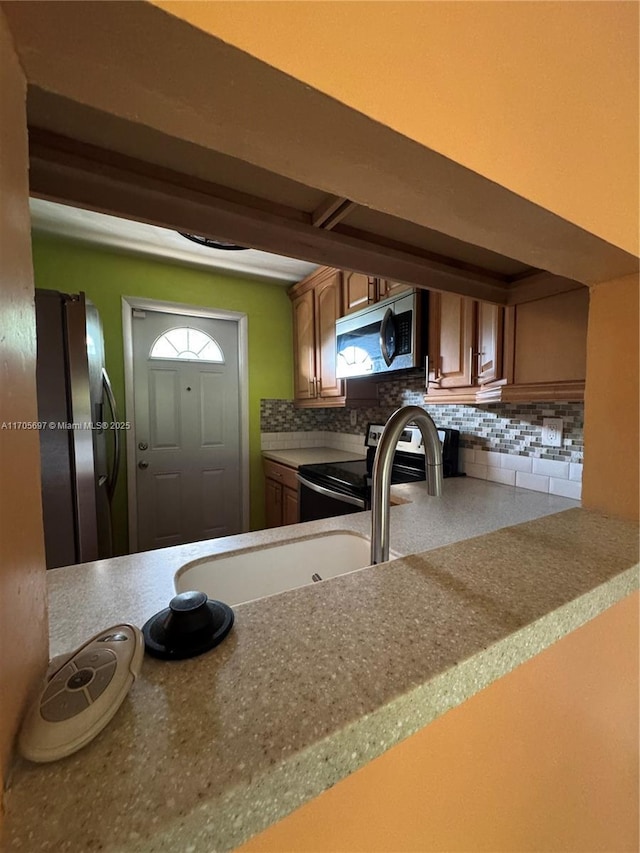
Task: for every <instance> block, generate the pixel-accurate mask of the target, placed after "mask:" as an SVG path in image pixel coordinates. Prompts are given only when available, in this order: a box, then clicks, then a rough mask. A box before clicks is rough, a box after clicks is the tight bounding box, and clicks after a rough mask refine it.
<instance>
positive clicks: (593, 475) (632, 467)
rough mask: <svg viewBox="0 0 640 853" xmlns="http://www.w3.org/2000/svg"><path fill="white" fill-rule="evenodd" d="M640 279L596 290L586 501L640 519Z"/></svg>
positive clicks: (589, 357)
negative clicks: (639, 495)
mask: <svg viewBox="0 0 640 853" xmlns="http://www.w3.org/2000/svg"><path fill="white" fill-rule="evenodd" d="M639 286H640V282H639V280H638V277H637V276H626V277H625V278H621V279H618V280H616V281H609V282H604V283H603V284H599V285H596V286H595V287H592V288H591V296H590V302H589V331H588V336H587V386H586V392H585V409H584V441H585V465H584V480H583V484H582V502H583V504H584V506H587V507H589V508H590V509H599V510H603V511H604V512H610V513H612V514H614V515H619V516H622V517H623V518H631V519H637V518H638V517H639V511H638V479H639V476H640V458H639V441H638V433H639V427H638V412H639V407H640V398H639V388H640V371H639V367H638V365H639V359H640V352H639V346H638V322H639V318H640V304H639V300H638V291H639Z"/></svg>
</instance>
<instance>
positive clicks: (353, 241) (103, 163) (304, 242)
mask: <svg viewBox="0 0 640 853" xmlns="http://www.w3.org/2000/svg"><path fill="white" fill-rule="evenodd" d="M30 158H31V159H30V188H31V192H32V194H34V195H38V196H41V197H43V198H46V199H49V200H51V201H58V202H63V203H67V204H73V205H75V206H77V207H83V208H89V209H92V210H97V211H99V212H102V213H108V214H111V215H114V216H120V217H123V218H128V219H134V220H138V221H141V222H147V223H150V224H152V225H158V226H160V227H164V228H172V229H175V230H180V231H187V232H189V233H194V234H200V235H202V236H211V237H213V238H217V239H223V240H229V241H232V242H235V243H238V244H240V245H244V246H250V247H252V248H255V249H260V250H262V251H265V252H272V253H274V254H278V255H285V256H288V257H293V258H299V259H300V260H305V261H309V262H311V263H317V264H320V265H326V266H332V267H338V268H341V269H348V270H355V271H358V272H363V273H366V274H368V275H375V276H380V277H382V278H388V279H392V280H394V281H400V282H406V283H407V284H412V285H415V286H418V287H428V288H431V289H433V290H442V291H446V292H452V293H459V294H461V295H463V296H472V297H474V298H476V299H482V300H485V301H488V302H495V303H498V304H506V301H507V288H508V285H507V283H505V282H504V281H503V280H501V279H499V278H497V277H496V276H494V275H491V274H490V273H484V272H480V271H473V270H466V269H464V270H463V269H461V268H460V266H459V265H457V264H453V263H449V262H448V261H447V259H434V258H425V257H423V256H422V252H421V251H420V250H419V249H417V248H416V249H415V250H412V247H408V246H401V247H398V246H395V245H394V246H389V245H383V243H384V242H385V240H384V239H383V238H382V237H380V236H378V235H375V234H366V235H363V234H362V233H360V234H359V235H358V236H352V235H349V234H339V233H336V232H332V231H327V230H326V229H324V228H314V227H313V225H312V224H311V217H310V215H309V214H308V213H304V212H301V211H297V210H294V209H289V208H287V207H285V206H283V205H272V204H271V203H270V202H269V201H268V200H265V199H258V198H254V197H252V196H249V195H247V194H246V193H239V192H237V191H235V190H233V189H230V188H228V187H220V186H219V185H217V184H212V183H210V182H207V181H204V180H201V179H199V178H194V177H193V176H189V175H185V174H182V173H179V172H175V171H173V170H170V169H166V168H163V167H159V166H153V165H151V164H149V163H146V162H143V161H138V160H135V159H134V158H131V157H125V156H123V155H119V154H117V153H115V152H111V151H104V150H103V149H100V148H97V147H96V146H90V145H85V144H83V143H78V142H75V141H74V140H69V139H66V138H64V137H58V136H57V135H55V134H49V133H47V132H40V131H37V129H36V130H32V131H30Z"/></svg>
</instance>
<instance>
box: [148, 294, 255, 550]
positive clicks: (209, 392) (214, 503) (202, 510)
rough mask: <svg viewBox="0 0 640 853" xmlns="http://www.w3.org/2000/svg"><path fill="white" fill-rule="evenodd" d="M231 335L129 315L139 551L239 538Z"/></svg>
mask: <svg viewBox="0 0 640 853" xmlns="http://www.w3.org/2000/svg"><path fill="white" fill-rule="evenodd" d="M238 369H239V359H238V327H237V323H235V322H233V321H231V320H217V319H216V320H214V319H210V318H203V317H186V316H183V315H176V314H166V313H162V312H156V311H146V310H145V311H138V310H136V311H134V313H133V375H134V417H135V429H136V464H137V467H136V470H135V476H136V486H137V489H136V493H137V513H138V549H139V550H141V551H145V550H149V549H151V548H163V547H166V546H168V545H178V544H182V543H184V542H194V541H197V540H201V539H211V538H214V537H217V536H227V535H230V534H232V533H238V532H240V531H241V529H242V480H241V464H240V453H241V446H240V396H239V390H240V389H239V370H238Z"/></svg>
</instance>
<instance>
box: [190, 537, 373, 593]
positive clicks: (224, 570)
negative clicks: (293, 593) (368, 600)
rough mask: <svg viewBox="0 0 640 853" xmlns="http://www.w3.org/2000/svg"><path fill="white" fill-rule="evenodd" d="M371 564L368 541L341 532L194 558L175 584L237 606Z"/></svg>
mask: <svg viewBox="0 0 640 853" xmlns="http://www.w3.org/2000/svg"><path fill="white" fill-rule="evenodd" d="M370 563H371V546H370V543H369V539H367V538H365V537H364V536H360V535H359V534H358V533H351V532H348V531H336V532H331V533H323V534H321V535H320V536H313V537H310V538H307V539H291V540H289V541H288V542H282V543H278V544H276V545H266V546H265V547H264V548H251V549H247V550H245V551H236V552H235V553H233V554H229V555H224V554H222V555H220V556H219V557H205V558H204V559H201V560H195V561H194V562H193V563H187V564H186V565H185V566H182V568H180V569H178V571H177V572H176V576H175V587H176V591H177V592H186V591H187V590H190V589H197V590H200V591H201V592H205V593H206V594H207V595H208V596H209V598H214V599H218V600H219V601H224V602H226V603H227V604H232V605H233V604H240V603H241V602H245V601H253V600H254V599H256V598H264V597H265V596H267V595H274V594H275V593H277V592H284V591H285V590H287V589H295V588H296V587H299V586H306V585H307V584H310V583H313V582H314V577H313V576H314V575H315V576H316V578H315V579H316V580H318V579H321V580H326V579H328V578H334V577H336V576H337V575H343V574H346V572H352V571H354V570H355V569H362V568H364V567H365V566H368V565H370Z"/></svg>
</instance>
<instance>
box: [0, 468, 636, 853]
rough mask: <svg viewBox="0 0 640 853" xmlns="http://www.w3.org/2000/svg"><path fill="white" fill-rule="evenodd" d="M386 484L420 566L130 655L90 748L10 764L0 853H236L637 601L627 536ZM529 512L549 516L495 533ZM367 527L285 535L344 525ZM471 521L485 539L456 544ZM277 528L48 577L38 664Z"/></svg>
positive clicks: (288, 597) (457, 494) (386, 571)
mask: <svg viewBox="0 0 640 853" xmlns="http://www.w3.org/2000/svg"><path fill="white" fill-rule="evenodd" d="M399 488H400V489H404V490H405V494H410V495H411V497H412V498H413V503H412V504H406V505H403V506H399V507H396V508H394V509H392V514H391V525H392V526H391V539H392V548H394V549H395V550H396V551H399V552H400V553H405V554H410V553H411V552H412V551H415V550H418V549H419V550H421V551H422V552H423V553H421V554H414V555H413V556H406V557H403V558H401V559H399V560H396V561H394V562H392V563H387V564H383V565H381V566H375V567H372V568H368V569H363V570H361V571H358V572H352V573H350V574H347V575H343V576H342V577H338V578H335V579H333V580H330V581H326V582H323V583H317V584H312V585H310V586H307V587H304V588H301V589H297V590H292V591H290V592H286V593H282V594H280V595H275V596H272V597H270V598H266V599H262V600H259V601H254V602H251V603H248V604H244V605H240V606H238V607H237V608H236V624H235V626H234V629H233V631H232V633H231V635H230V636H229V638H228V639H227V640H226V641H225V642H224V643H223V644H222V645H221V646H219V647H218V648H217V649H215V650H214V651H213V652H211V653H209V654H207V655H203V656H202V657H200V658H195V659H192V660H189V661H182V662H175V663H164V662H160V661H157V660H154V659H150V658H147V659H145V663H144V667H143V670H142V673H141V677H140V678H139V680H138V681H137V682H136V683H135V684H134V686H133V688H132V690H131V692H130V694H129V696H128V697H127V699H126V700H125V702H124V704H123V706H122V708H121V709H120V710H119V712H118V714H117V715H116V717H115V718H114V720H113V721H112V723H111V724H110V725H109V727H108V728H107V729H105V731H104V732H103V733H102V734H101V735H99V736H98V737H97V738H96V740H95V741H94V742H93V743H91V744H90V745H89V746H87V747H86V748H85V749H83V750H81V751H80V752H79V753H77V754H76V755H73V756H70V757H69V758H67V759H65V760H63V761H60V762H57V763H55V764H50V765H43V766H36V765H30V764H28V763H27V762H21V763H19V765H18V766H17V768H16V770H15V773H14V777H13V780H12V785H11V787H10V790H9V792H8V794H7V798H6V805H7V821H6V832H7V840H6V843H7V845H8V848H9V849H11V850H22V851H29V852H30V853H31V851H34V850H52V851H53V850H55V851H63V850H66V851H78V853H80V851H82V853H85V851H89V850H98V849H100V850H104V851H124V850H126V851H151V850H153V851H178V850H179V851H187V850H189V851H192V853H197V851H206V853H211V851H214V850H229V849H232V848H233V847H235V846H237V845H238V844H239V843H241V842H242V841H244V840H246V839H247V838H248V837H250V836H251V835H253V834H254V833H256V832H258V831H260V830H262V829H263V828H265V827H266V826H268V825H269V824H271V823H273V822H275V821H276V820H278V819H279V818H281V817H283V816H284V815H285V814H287V813H289V812H290V811H292V810H293V809H294V808H296V807H297V806H299V805H300V804H302V803H303V802H305V801H307V800H309V799H310V798H312V797H314V796H316V795H317V794H319V793H321V792H322V791H323V790H326V789H327V788H328V787H330V786H331V785H332V784H334V783H335V782H337V781H338V780H340V779H342V778H344V777H345V776H346V775H348V774H349V773H351V772H353V771H354V770H355V769H357V768H358V767H361V766H363V765H364V764H366V763H367V762H368V761H370V760H371V759H372V758H374V757H376V756H377V755H379V754H381V753H382V752H383V751H385V750H386V749H388V748H389V747H391V746H392V745H393V744H395V743H397V742H398V741H399V740H401V739H402V738H404V737H406V736H408V735H410V734H412V733H414V732H416V731H417V730H419V729H420V728H421V727H422V726H424V725H426V724H427V723H429V722H430V721H432V720H433V719H435V718H436V717H437V716H439V715H440V714H442V713H444V712H445V711H447V710H448V709H449V708H452V707H454V706H455V705H457V704H459V703H460V702H462V701H464V700H465V699H466V698H468V697H469V696H471V695H473V694H474V693H476V692H477V691H478V690H480V689H482V688H483V687H485V686H486V685H487V684H489V683H490V682H491V681H493V680H495V679H496V678H499V677H500V676H502V675H504V674H505V673H507V672H509V671H510V670H511V669H513V668H514V667H515V666H517V665H518V664H520V663H522V662H523V661H524V660H526V659H528V658H529V657H531V656H532V655H534V654H536V653H538V652H539V651H541V650H542V649H543V648H545V647H546V646H548V645H550V644H551V643H552V642H554V641H555V640H556V639H558V638H559V637H561V636H563V635H564V634H566V633H568V632H569V631H571V630H573V629H574V628H576V627H578V626H579V625H580V624H582V623H583V622H585V621H586V620H588V619H590V618H592V617H593V616H595V615H596V614H597V613H599V612H601V611H602V610H603V609H605V608H606V607H607V606H609V605H610V604H611V603H613V602H614V601H616V600H618V599H620V598H622V597H623V596H624V595H626V594H627V593H628V592H629V591H631V589H633V588H634V587H636V586H637V583H638V577H637V562H638V527H637V525H635V524H631V523H627V522H622V521H618V520H613V519H608V518H605V517H603V516H601V515H598V514H594V513H590V512H587V511H585V510H581V509H570V510H568V511H566V512H558V510H559V509H561V508H562V506H563V505H564V506H571V505H575V504H574V502H572V501H566V500H565V501H564V502H563V504H558V503H556V502H557V501H563V499H559V498H555V499H551V498H550V497H549V496H548V495H539V494H536V493H533V492H523V491H522V490H518V489H514V488H511V487H502V486H498V485H495V484H490V483H485V482H483V481H472V480H466V481H465V480H458V481H445V495H444V497H443V498H442V499H441V500H440V501H439V502H438V500H437V499H435V498H429V497H428V496H426V495H424V492H423V490H421V489H420V487H417V486H412V487H404V486H403V487H399ZM407 489H412V490H413V491H411V492H407V491H406V490H407ZM531 501H532V502H531ZM447 505H448V513H445V508H446V506H447ZM458 505H459V506H458ZM457 506H458V509H457V510H456V507H457ZM497 507H499V509H498V508H497ZM492 508H493V509H492ZM554 511H555V512H556V514H553V515H549V514H548V513H553V512H554ZM527 512H528V513H529V517H531V515H532V514H534V513H537V514H538V515H542V516H544V517H541V518H538V519H537V520H534V521H525V523H522V524H519V525H517V526H514V527H507V528H505V529H499V530H495V527H500V526H502V527H504V524H510V523H515V522H517V521H522V520H523V516H526V515H527ZM367 516H368V514H367V513H361V514H359V515H354V516H345V517H342V518H340V519H333V520H331V522H329V521H325V522H312V523H310V524H306V525H300V526H299V529H296V530H295V532H296V534H306V535H310V534H313V533H316V532H317V531H319V530H322V529H325V530H326V529H354V530H358V529H361V527H362V526H363V525H364V524H365V523H366V520H367ZM499 516H501V518H502V525H500V523H499V522H500V518H499ZM445 517H446V518H448V522H447V521H445ZM329 524H330V525H331V526H328V525H329ZM482 524H484V525H485V527H486V528H487V529H489V530H491V529H493V530H494V532H489V533H487V532H486V530H485V531H483V530H480V532H481V533H483V534H484V535H480V536H478V537H477V538H473V539H468V536H473V535H474V533H475V532H476V531H477V530H478V528H481V527H482ZM492 524H493V525H495V527H494V528H492V527H491V525H492ZM323 525H325V526H324V527H323ZM358 525H360V526H361V527H359V526H358ZM410 528H411V529H410ZM416 528H418V529H416ZM429 529H431V532H432V536H431V538H429ZM292 532H293V528H281V529H280V530H278V531H263V532H260V533H256V534H250V535H248V536H245V537H233V538H232V539H230V540H227V541H226V544H225V542H224V541H219V542H218V543H212V542H210V543H207V544H206V545H204V544H202V543H200V544H198V545H190V546H179V547H178V548H171V549H167V550H166V551H163V552H149V553H147V554H140V555H136V556H134V557H131V558H121V559H120V560H111V561H103V562H102V563H96V564H93V565H87V566H82V567H74V568H69V569H57V570H55V571H53V572H52V573H51V620H52V653H56V652H60V651H62V650H63V649H67V648H70V647H72V646H73V645H75V644H77V643H79V642H80V641H81V640H83V639H84V638H85V637H86V636H88V635H89V634H90V633H92V632H94V631H96V630H99V629H100V628H102V627H105V626H107V625H110V624H113V622H116V621H119V620H123V619H125V620H130V621H133V622H135V623H137V624H142V622H143V621H144V620H145V619H146V618H147V617H148V616H149V615H151V614H152V613H153V612H155V610H157V609H159V607H162V606H165V605H166V601H167V599H168V597H169V596H170V595H171V593H172V591H173V588H172V584H171V578H172V576H173V571H174V570H175V568H176V566H177V565H179V564H181V563H184V562H186V561H187V560H189V559H193V558H194V557H198V556H202V554H203V553H211V552H212V551H213V550H215V549H214V548H213V546H214V545H216V548H218V549H219V550H224V549H225V547H226V548H228V547H229V546H231V547H234V548H237V547H241V546H242V544H244V543H245V542H248V543H250V544H251V543H253V544H263V543H264V542H268V541H275V539H276V538H281V539H286V538H290V537H291V533H292ZM465 533H466V534H467V535H466V536H465V535H464V534H465ZM283 534H284V535H283ZM437 536H440V541H437V542H436V543H435V545H434V541H435V538H437ZM447 537H448V538H447ZM456 537H457V540H458V541H456ZM442 539H444V541H442ZM465 539H466V541H459V540H465ZM448 542H454V544H447V543H448ZM438 545H444V546H445V547H437V546H438ZM434 547H435V550H429V551H427V549H429V548H434ZM59 631H61V632H63V633H64V635H65V638H66V639H65V641H64V642H63V640H62V637H61V635H60V634H59V633H58V632H59Z"/></svg>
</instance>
